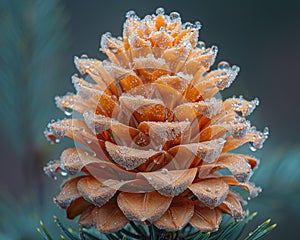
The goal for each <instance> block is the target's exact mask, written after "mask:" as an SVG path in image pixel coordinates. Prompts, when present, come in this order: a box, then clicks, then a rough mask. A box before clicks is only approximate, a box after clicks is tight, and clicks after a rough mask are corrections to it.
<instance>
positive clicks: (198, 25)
mask: <svg viewBox="0 0 300 240" xmlns="http://www.w3.org/2000/svg"><path fill="white" fill-rule="evenodd" d="M193 27H194V28H196V29H198V30H199V29H200V28H201V27H202V24H201V22H199V21H197V22H195V24H194V26H193Z"/></svg>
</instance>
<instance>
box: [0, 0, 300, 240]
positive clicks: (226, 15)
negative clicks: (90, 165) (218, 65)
mask: <svg viewBox="0 0 300 240" xmlns="http://www.w3.org/2000/svg"><path fill="white" fill-rule="evenodd" d="M157 7H164V8H165V12H166V13H170V12H172V11H178V12H179V13H180V14H181V17H182V20H183V21H191V22H195V21H197V20H200V21H201V23H202V30H201V31H200V39H201V40H203V41H205V42H206V44H207V46H211V45H217V46H218V47H219V54H218V57H217V61H216V62H219V61H222V60H226V61H229V62H230V63H231V64H237V65H239V66H240V67H241V72H240V74H239V76H238V78H237V79H236V81H235V82H234V83H233V85H232V86H231V87H230V88H229V89H226V90H225V91H224V92H222V96H223V97H224V98H225V97H229V96H231V95H237V96H239V95H241V94H242V95H243V96H244V97H245V98H247V99H252V98H254V97H259V99H260V102H261V104H260V106H259V107H258V108H257V109H256V110H255V112H254V113H253V114H252V116H251V117H250V119H251V121H252V123H253V125H256V126H257V127H258V128H259V129H263V127H264V126H268V127H269V128H270V137H269V139H268V141H267V143H266V144H265V147H264V148H263V149H262V150H259V151H258V152H256V153H253V154H254V155H255V156H258V157H260V158H261V166H260V168H259V169H258V171H257V173H256V174H255V176H254V178H255V182H256V183H257V184H258V185H261V186H263V188H264V191H263V193H262V194H261V195H260V196H259V197H258V198H256V199H254V200H252V201H251V202H250V204H249V208H250V209H253V210H258V211H259V215H258V217H257V218H256V219H257V220H256V222H253V226H254V225H255V224H257V223H259V222H261V221H262V220H264V219H266V218H268V217H271V218H272V220H273V222H277V223H278V224H279V226H278V228H277V229H276V230H275V231H274V233H272V234H271V235H270V236H268V237H266V239H274V240H276V239H296V233H297V226H298V223H299V220H300V204H299V203H300V194H299V193H300V174H299V171H300V170H299V169H300V141H299V134H300V126H299V117H300V108H299V87H300V74H299V64H300V60H299V59H300V58H299V56H300V47H299V45H300V44H299V43H300V2H299V1H296V0H286V1H279V0H273V1H270V0H265V1H259V0H253V1H238V0H227V1H216V0H213V1H201V0H198V1H196V0H195V1H192V0H184V1H171V0H169V1H155V0H151V1H145V0H143V1H142V0H140V1H137V0H135V1H133V0H127V1H121V0H118V1H117V0H109V1H99V0H86V1H80V0H63V1H59V0H47V1H43V0H23V1H22V0H10V1H9V0H1V1H0V104H1V108H0V158H1V169H2V171H1V174H0V181H1V183H0V189H1V194H0V199H1V206H0V239H38V235H37V233H36V232H35V227H36V226H38V223H39V219H43V220H44V221H45V223H46V224H47V226H48V227H49V228H50V229H52V227H53V225H52V223H51V221H52V220H51V216H52V215H53V214H61V215H62V216H63V212H62V211H60V210H58V209H57V208H56V206H55V205H54V204H53V203H52V197H53V196H55V194H56V193H57V192H58V186H59V183H60V182H61V179H59V180H58V181H56V182H55V181H52V180H51V179H48V178H47V176H45V175H44V174H43V172H42V166H43V165H44V164H45V163H46V162H48V161H49V160H51V159H55V158H58V157H59V154H60V151H61V150H62V149H63V148H64V147H66V146H68V145H72V144H73V143H72V141H68V140H64V141H63V143H60V144H59V145H50V144H49V142H47V141H46V140H45V138H44V137H43V130H44V128H45V126H46V125H47V123H48V121H49V120H50V119H52V118H54V119H56V118H63V117H64V114H63V113H61V112H60V111H59V110H58V109H56V107H55V105H54V100H53V99H54V96H55V95H63V94H64V93H65V92H67V91H71V92H72V91H74V90H73V88H72V86H71V79H70V76H71V75H72V74H73V73H75V72H76V69H75V67H74V65H73V57H74V56H75V55H77V56H78V55H81V54H83V53H86V54H88V55H89V56H91V57H96V58H100V59H105V56H103V55H102V54H101V53H100V52H99V51H98V48H99V39H100V35H101V34H103V33H105V32H107V31H110V32H112V34H113V35H115V36H118V35H121V33H122V24H123V22H124V20H125V12H127V11H128V10H134V11H136V13H137V14H138V15H139V16H141V17H143V16H144V15H146V14H150V13H154V12H155V9H156V8H157ZM243 151H249V150H248V149H247V147H245V148H244V149H243ZM66 224H71V225H72V223H68V222H67V223H66ZM250 228H251V227H250ZM53 231H55V230H54V229H53Z"/></svg>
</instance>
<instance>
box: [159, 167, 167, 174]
mask: <svg viewBox="0 0 300 240" xmlns="http://www.w3.org/2000/svg"><path fill="white" fill-rule="evenodd" d="M160 173H161V174H168V173H169V170H168V169H166V168H163V169H161V171H160Z"/></svg>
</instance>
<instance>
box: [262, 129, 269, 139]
mask: <svg viewBox="0 0 300 240" xmlns="http://www.w3.org/2000/svg"><path fill="white" fill-rule="evenodd" d="M263 134H264V135H265V136H266V137H268V136H269V134H270V132H269V128H268V127H265V128H264V130H263Z"/></svg>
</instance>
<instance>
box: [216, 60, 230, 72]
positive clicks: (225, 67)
mask: <svg viewBox="0 0 300 240" xmlns="http://www.w3.org/2000/svg"><path fill="white" fill-rule="evenodd" d="M218 69H219V70H222V71H228V70H229V69H230V65H229V63H228V62H225V61H222V62H219V64H218Z"/></svg>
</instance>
